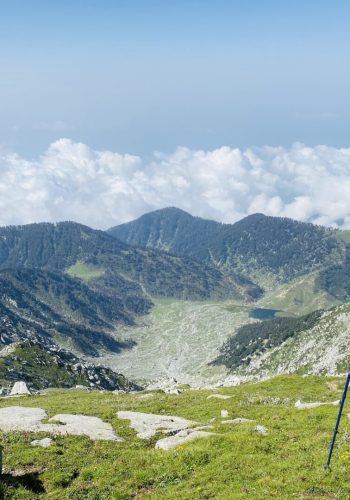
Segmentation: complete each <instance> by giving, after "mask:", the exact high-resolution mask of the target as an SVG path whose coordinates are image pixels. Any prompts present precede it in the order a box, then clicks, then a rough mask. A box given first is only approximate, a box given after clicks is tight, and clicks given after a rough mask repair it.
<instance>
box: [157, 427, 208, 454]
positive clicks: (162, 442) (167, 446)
mask: <svg viewBox="0 0 350 500" xmlns="http://www.w3.org/2000/svg"><path fill="white" fill-rule="evenodd" d="M210 436H215V433H214V432H205V431H198V430H193V431H191V430H188V429H187V430H183V431H180V432H178V433H177V434H175V435H174V436H169V437H166V438H163V439H159V440H158V441H157V442H156V446H155V448H157V449H160V450H165V451H168V450H171V449H172V448H176V447H177V446H181V445H183V444H185V443H188V442H189V441H193V440H194V439H198V438H207V437H210Z"/></svg>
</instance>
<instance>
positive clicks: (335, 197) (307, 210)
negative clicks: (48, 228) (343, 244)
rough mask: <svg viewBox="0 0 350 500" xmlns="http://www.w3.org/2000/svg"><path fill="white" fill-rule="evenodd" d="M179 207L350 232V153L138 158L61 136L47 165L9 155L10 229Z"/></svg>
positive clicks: (102, 222)
mask: <svg viewBox="0 0 350 500" xmlns="http://www.w3.org/2000/svg"><path fill="white" fill-rule="evenodd" d="M166 206H177V207H179V208H182V209H184V210H187V211H189V212H190V213H192V214H194V215H199V216H202V217H207V218H212V219H216V220H220V221H223V222H234V221H237V220H238V219H240V218H242V217H244V216H246V215H249V214H251V213H254V212H262V213H265V214H267V215H274V216H287V217H292V218H295V219H298V220H303V221H311V222H316V223H318V224H325V225H329V226H337V227H343V228H350V148H349V149H336V148H331V147H327V146H317V147H314V148H310V147H306V146H304V145H303V144H294V145H293V146H292V147H291V148H290V149H285V148H282V147H268V146H266V147H263V148H259V149H248V150H246V151H241V150H239V149H232V148H229V147H222V148H219V149H216V150H214V151H203V150H197V151H193V150H190V149H187V148H183V147H180V148H178V149H177V150H176V151H175V152H174V153H172V154H163V153H159V152H157V153H155V154H154V157H153V160H152V161H150V162H147V163H146V162H144V161H143V160H142V159H141V158H140V157H138V156H132V155H121V154H118V153H113V152H111V151H94V150H92V149H91V148H89V147H88V146H87V145H85V144H81V143H75V142H73V141H71V140H69V139H60V140H58V141H56V142H54V143H53V144H51V145H50V147H49V148H48V150H47V151H46V152H45V153H44V154H43V155H42V156H41V157H40V158H38V159H37V160H32V161H28V160H26V159H24V158H21V157H20V156H18V155H16V154H10V155H9V154H5V153H1V150H0V209H1V210H0V224H1V225H7V224H25V223H29V222H34V221H44V220H45V221H59V220H75V221H78V222H82V223H84V224H87V225H90V226H92V227H100V228H107V227H109V226H112V225H115V224H119V223H120V222H125V221H128V220H131V219H133V218H135V217H137V216H139V215H141V214H142V213H144V212H147V211H151V210H154V209H157V208H163V207H166Z"/></svg>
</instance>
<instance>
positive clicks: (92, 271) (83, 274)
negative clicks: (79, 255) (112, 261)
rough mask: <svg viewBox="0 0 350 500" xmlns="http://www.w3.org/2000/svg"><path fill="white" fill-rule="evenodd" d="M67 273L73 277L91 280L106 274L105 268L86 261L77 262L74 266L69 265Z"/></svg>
mask: <svg viewBox="0 0 350 500" xmlns="http://www.w3.org/2000/svg"><path fill="white" fill-rule="evenodd" d="M66 273H67V274H69V276H72V277H73V278H79V279H81V280H83V281H86V282H89V281H92V280H95V279H97V278H100V277H101V276H103V275H104V273H105V270H104V269H102V268H98V267H93V266H90V265H87V264H85V263H84V262H80V261H79V262H77V263H76V264H74V266H71V267H69V268H68V269H67V270H66Z"/></svg>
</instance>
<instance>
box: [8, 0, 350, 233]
mask: <svg viewBox="0 0 350 500" xmlns="http://www.w3.org/2000/svg"><path fill="white" fill-rule="evenodd" d="M349 26H350V2H349V1H348V0H346V1H345V0H344V1H342V0H333V1H331V0H328V1H323V0H294V1H290V2H287V1H284V0H275V1H274V0H256V1H254V0H240V1H238V0H236V1H235V0H215V1H214V0H125V1H123V0H114V1H112V0H111V1H108V0H69V1H68V0H8V1H7V0H3V1H1V11H0V195H1V196H0V207H2V209H1V214H0V223H1V224H9V223H21V222H22V223H25V222H31V221H35V220H60V219H76V220H79V221H81V222H84V223H87V224H89V223H90V224H91V225H94V226H95V227H107V226H108V225H112V224H116V223H118V222H121V221H125V220H127V219H130V218H132V217H135V216H137V215H140V213H142V212H143V211H146V210H152V209H154V208H160V207H162V206H166V205H177V206H181V208H184V209H188V210H190V211H192V212H193V213H196V214H198V215H204V216H207V217H213V218H217V219H219V220H225V221H234V220H237V219H238V218H239V217H242V216H244V215H246V214H248V213H252V212H253V211H264V212H265V213H271V214H273V215H289V216H292V217H295V218H298V219H300V220H312V221H317V222H322V223H325V224H332V225H339V226H341V227H350V218H349V216H350V149H347V148H348V147H350V136H349V131H350V60H349V59H350V29H349ZM301 143H302V144H305V145H306V146H303V145H302V144H301ZM319 145H322V146H323V147H318V146H319ZM157 151H158V152H159V151H160V152H161V153H157ZM155 152H156V153H155ZM348 158H349V161H348ZM254 169H255V170H254ZM256 169H258V170H259V169H260V170H259V172H260V173H259V172H258V173H257V170H256ZM265 174H266V175H265ZM340 182H341V185H340V184H339V183H340ZM330 186H332V192H330ZM348 186H349V188H348ZM327 187H328V190H327ZM325 200H327V204H325ZM322 204H323V206H322ZM102 208H103V210H102Z"/></svg>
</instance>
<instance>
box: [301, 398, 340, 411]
mask: <svg viewBox="0 0 350 500" xmlns="http://www.w3.org/2000/svg"><path fill="white" fill-rule="evenodd" d="M339 403H340V401H339V400H337V401H330V402H326V403H321V402H320V401H315V402H314V403H302V402H301V401H300V399H298V401H297V402H296V403H295V405H294V406H295V408H298V410H311V409H312V408H318V407H319V406H324V405H332V406H338V405H339Z"/></svg>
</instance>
